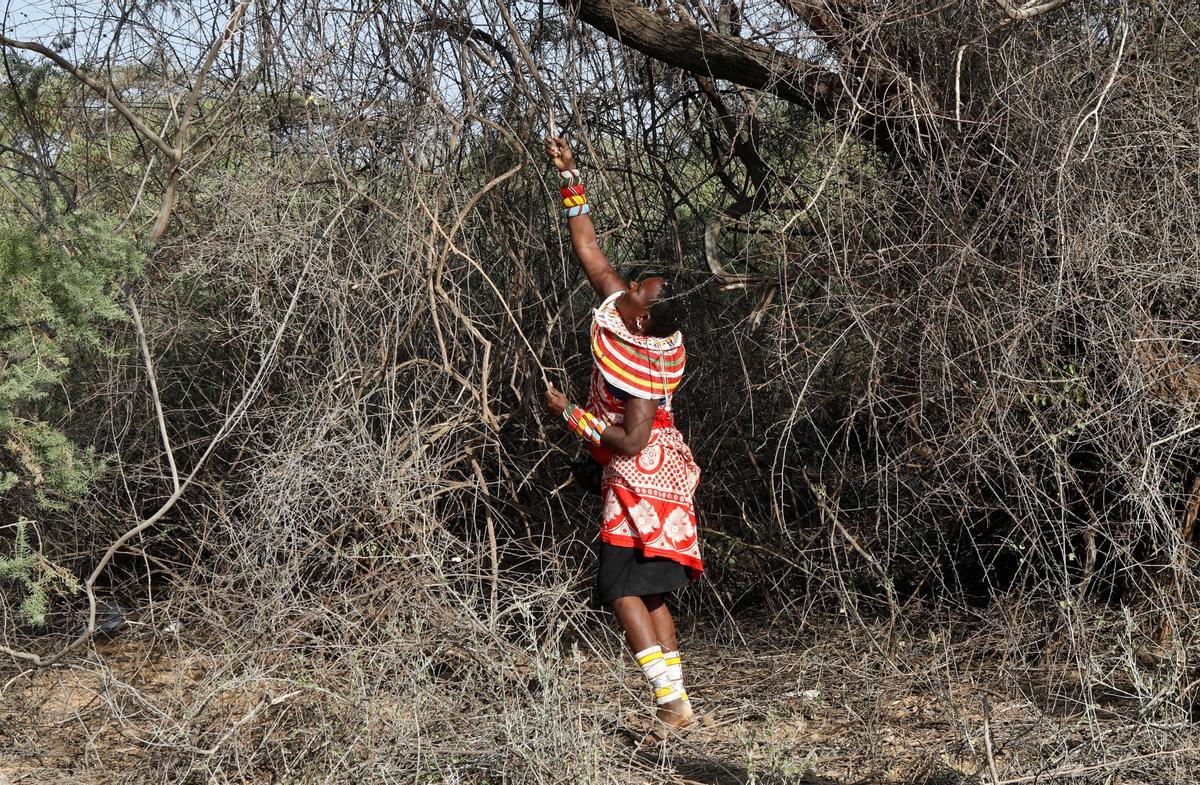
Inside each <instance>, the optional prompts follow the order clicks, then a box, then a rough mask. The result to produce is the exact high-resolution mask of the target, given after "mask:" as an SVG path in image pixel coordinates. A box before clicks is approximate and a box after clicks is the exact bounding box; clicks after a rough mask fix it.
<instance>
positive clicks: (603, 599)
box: [596, 542, 690, 605]
mask: <svg viewBox="0 0 1200 785" xmlns="http://www.w3.org/2000/svg"><path fill="white" fill-rule="evenodd" d="M689 582H690V578H688V574H687V570H686V569H685V568H684V566H683V565H682V564H680V563H679V562H677V561H672V560H670V559H668V558H666V557H664V556H645V555H643V554H642V552H641V551H640V550H638V549H637V548H622V547H621V546H619V545H610V544H608V543H607V542H601V543H600V572H599V574H598V575H597V576H596V603H597V604H598V605H608V604H609V603H610V602H612V601H613V600H615V599H617V598H618V597H645V596H647V595H650V594H666V593H668V592H673V591H675V590H677V589H682V588H683V587H684V586H687V585H688V583H689Z"/></svg>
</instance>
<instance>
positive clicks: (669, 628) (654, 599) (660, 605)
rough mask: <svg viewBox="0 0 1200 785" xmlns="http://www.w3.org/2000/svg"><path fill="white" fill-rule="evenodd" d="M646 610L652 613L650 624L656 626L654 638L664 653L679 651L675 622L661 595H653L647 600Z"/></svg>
mask: <svg viewBox="0 0 1200 785" xmlns="http://www.w3.org/2000/svg"><path fill="white" fill-rule="evenodd" d="M645 603H646V610H647V611H649V613H650V623H651V624H653V625H654V637H656V638H657V639H658V645H659V646H662V649H663V651H677V650H678V649H679V641H677V640H676V639H675V620H674V619H672V618H671V612H670V611H669V610H667V604H666V603H665V602H663V598H662V595H661V594H651V595H650V596H649V597H646V598H645Z"/></svg>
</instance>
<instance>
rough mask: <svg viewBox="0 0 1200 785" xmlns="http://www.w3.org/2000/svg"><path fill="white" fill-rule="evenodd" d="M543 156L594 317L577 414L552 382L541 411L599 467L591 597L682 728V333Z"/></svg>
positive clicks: (688, 472)
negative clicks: (595, 304)
mask: <svg viewBox="0 0 1200 785" xmlns="http://www.w3.org/2000/svg"><path fill="white" fill-rule="evenodd" d="M546 154H547V155H548V156H549V157H550V160H551V161H553V163H554V165H555V166H556V167H557V168H558V170H559V174H560V177H561V179H562V183H561V185H562V190H561V193H562V199H563V211H562V212H563V218H564V219H565V220H566V222H567V227H568V229H569V230H570V233H571V245H572V246H573V247H574V249H575V254H576V256H578V257H579V262H580V264H581V265H582V266H583V270H584V272H585V273H586V274H587V277H588V281H590V282H591V284H592V288H594V289H595V290H596V293H597V294H598V295H600V297H601V298H602V302H601V304H600V307H599V308H597V309H596V310H595V311H594V313H593V321H592V357H593V359H594V360H595V366H594V368H593V370H592V378H591V387H590V391H589V394H588V400H587V405H586V407H579V406H576V405H575V404H573V403H571V402H569V401H568V400H567V398H566V396H565V395H563V394H562V393H561V392H559V391H558V390H556V389H554V387H553V386H550V388H549V390H548V391H547V392H546V407H547V408H548V409H549V410H550V411H551V412H553V413H554V414H557V415H561V416H562V417H563V418H564V419H565V420H566V421H567V424H568V426H569V427H570V428H571V429H572V430H573V431H574V432H575V433H576V434H577V435H578V436H579V437H580V438H581V439H583V440H584V441H585V442H586V443H587V445H588V446H589V448H590V449H591V451H592V456H593V458H595V459H596V461H597V462H599V463H601V464H603V465H604V472H603V479H602V481H601V491H602V494H603V497H604V514H603V518H602V523H601V528H600V570H599V576H598V579H597V594H598V596H599V599H600V601H601V602H602V603H605V604H607V605H609V606H610V607H611V608H612V610H613V612H614V613H615V614H616V617H617V620H618V622H620V624H621V627H622V629H624V631H625V636H626V639H627V640H628V641H629V646H630V648H631V649H632V650H633V652H634V657H635V658H636V660H637V662H638V665H639V666H641V668H642V671H643V672H644V673H645V674H646V678H647V679H649V681H650V684H651V686H652V687H653V689H654V697H655V702H656V704H657V706H658V711H657V717H658V719H659V720H660V721H661V722H662V724H663V725H664V726H665V727H666V728H681V727H683V726H685V725H687V724H688V723H689V722H690V721H691V718H692V707H691V702H690V701H689V700H688V696H687V693H686V692H685V691H684V689H683V670H682V666H681V664H680V658H679V645H678V643H677V641H676V637H675V623H674V621H673V620H672V619H671V613H670V611H669V610H667V605H666V602H665V600H664V595H666V594H669V593H670V592H673V591H675V590H676V589H679V588H682V587H683V586H686V585H687V584H688V583H689V582H690V581H692V580H695V579H696V578H698V577H699V576H700V573H701V571H702V570H703V565H702V564H701V561H700V548H699V542H698V540H697V536H696V513H695V508H694V506H693V504H692V495H693V492H694V491H695V488H696V484H697V482H699V479H700V469H699V468H698V467H697V466H696V462H695V461H694V460H692V454H691V451H689V450H688V447H687V445H686V444H685V443H684V441H683V437H682V435H680V433H679V431H678V430H676V429H675V425H674V422H673V420H672V417H671V397H672V395H673V393H674V392H675V389H676V388H677V387H678V385H679V381H680V379H681V378H682V377H683V369H684V361H685V356H684V350H683V336H682V335H681V334H680V333H679V331H678V330H677V329H676V325H675V324H674V320H673V318H672V317H671V311H670V305H669V304H668V303H666V300H667V296H668V294H669V291H670V287H669V284H668V282H667V281H666V280H664V279H663V278H661V277H659V276H653V277H649V278H644V279H642V280H640V281H632V282H630V283H629V284H628V285H627V284H626V283H625V282H624V281H623V280H621V277H620V276H619V275H617V273H616V271H615V270H613V268H612V265H611V264H609V262H608V258H607V257H606V256H605V255H604V252H603V251H601V250H600V246H599V244H598V243H597V242H596V230H595V227H594V226H593V225H592V219H591V217H590V216H589V213H590V211H591V207H590V205H589V204H588V202H587V195H586V191H585V188H584V185H583V182H582V178H581V177H580V175H579V173H578V172H577V171H575V169H574V156H573V155H572V153H571V149H570V148H569V147H568V146H567V143H566V142H565V141H563V140H562V139H561V138H559V137H556V136H552V137H549V138H548V139H547V140H546ZM661 730H662V729H661V728H660V729H659V731H661Z"/></svg>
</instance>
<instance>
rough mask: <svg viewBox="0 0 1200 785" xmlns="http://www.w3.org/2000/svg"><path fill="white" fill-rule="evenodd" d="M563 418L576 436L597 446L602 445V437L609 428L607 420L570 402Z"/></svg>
mask: <svg viewBox="0 0 1200 785" xmlns="http://www.w3.org/2000/svg"><path fill="white" fill-rule="evenodd" d="M563 419H564V420H566V421H567V427H568V428H570V429H571V430H572V431H574V432H575V435H576V436H578V437H579V438H580V439H583V440H584V441H585V442H589V443H591V444H593V445H595V446H597V447H599V446H600V437H601V436H603V435H604V431H605V430H607V429H608V423H607V422H605V421H604V420H602V419H600V418H599V417H597V416H596V415H594V414H592V413H591V412H589V411H588V410H587V409H582V408H580V407H578V406H576V405H575V404H573V403H568V404H567V408H566V409H564V410H563Z"/></svg>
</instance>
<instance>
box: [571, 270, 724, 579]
mask: <svg viewBox="0 0 1200 785" xmlns="http://www.w3.org/2000/svg"><path fill="white" fill-rule="evenodd" d="M618 296H619V293H618V295H613V296H612V297H609V298H608V299H606V300H605V301H604V302H603V303H602V304H601V306H600V308H598V309H597V310H596V312H595V320H594V322H593V328H592V329H593V334H595V333H596V332H597V331H605V330H609V329H613V328H617V329H619V330H620V334H619V337H620V339H621V340H623V341H626V342H631V343H635V344H636V345H637V346H638V347H639V348H640V349H642V350H645V351H649V352H656V351H663V350H665V351H668V352H677V351H680V352H681V350H682V344H683V339H682V336H679V334H678V333H676V335H675V336H672V337H671V338H669V339H662V338H652V337H649V336H639V335H633V334H632V333H630V332H629V331H628V330H625V329H623V328H624V325H623V324H622V323H621V322H620V317H619V315H618V314H617V313H616V307H615V306H614V305H613V303H614V302H615V300H616V298H617V297H618ZM617 325H620V326H619V327H617ZM601 334H602V333H601ZM672 375H675V374H672ZM680 376H682V370H681V369H680V371H679V372H678V374H677V375H675V378H674V379H663V380H661V381H658V383H657V384H655V385H651V387H657V389H659V390H662V389H664V388H665V389H666V390H668V391H671V390H674V388H675V387H676V385H678V383H679V377H680ZM627 392H629V391H627ZM632 394H634V395H637V397H650V396H648V395H644V394H643V395H638V394H637V393H632ZM587 409H588V411H590V412H592V413H593V414H594V415H596V416H597V417H601V418H603V419H604V420H605V421H606V422H608V423H610V424H612V425H620V424H621V423H622V422H623V421H624V419H625V401H623V400H621V399H620V398H618V397H617V396H616V395H614V394H613V392H612V390H611V389H610V388H609V386H608V385H606V384H605V375H604V374H602V373H601V370H600V367H599V364H597V365H594V366H593V368H592V379H591V389H590V392H589V396H588V405H587ZM593 455H594V456H595V457H596V459H597V460H598V461H600V462H601V463H604V464H605V466H604V476H603V479H602V481H601V488H602V491H603V495H604V513H603V517H602V520H601V526H600V539H601V540H603V541H604V542H607V543H611V544H612V545H618V546H623V547H627V548H638V549H639V550H641V552H642V553H644V554H645V555H647V556H665V557H666V558H668V559H671V560H673V561H676V562H679V563H680V564H682V565H683V566H684V567H686V568H687V570H688V574H689V576H690V577H691V578H692V579H693V580H695V579H696V578H698V577H699V576H700V573H701V572H702V571H703V570H704V565H703V563H702V561H701V559H700V540H699V537H698V528H697V522H696V508H695V504H694V503H693V495H694V493H695V490H696V486H697V485H698V484H699V482H700V467H699V466H697V465H696V461H695V460H694V459H693V458H692V452H691V450H689V449H688V446H687V444H686V443H685V442H684V440H683V434H681V433H680V432H679V431H678V430H677V429H676V428H675V424H674V421H673V418H672V417H671V411H670V403H669V396H668V399H667V400H662V401H660V403H659V407H658V413H657V415H656V416H655V418H654V425H653V428H652V429H651V431H650V441H649V442H648V443H647V444H646V446H645V447H644V448H642V451H641V452H639V453H638V454H637V455H633V456H628V455H618V454H613V453H612V452H611V451H610V450H607V449H606V448H598V449H596V450H593Z"/></svg>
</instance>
